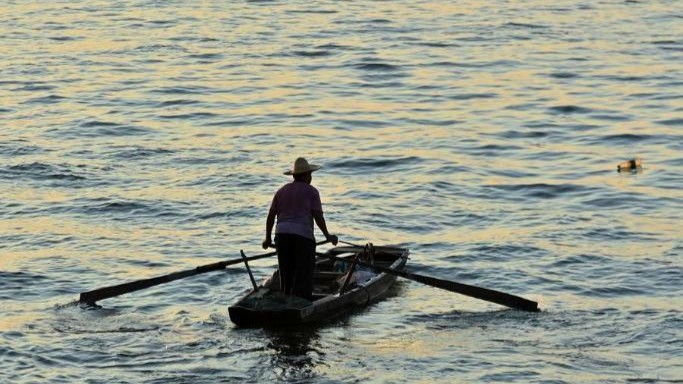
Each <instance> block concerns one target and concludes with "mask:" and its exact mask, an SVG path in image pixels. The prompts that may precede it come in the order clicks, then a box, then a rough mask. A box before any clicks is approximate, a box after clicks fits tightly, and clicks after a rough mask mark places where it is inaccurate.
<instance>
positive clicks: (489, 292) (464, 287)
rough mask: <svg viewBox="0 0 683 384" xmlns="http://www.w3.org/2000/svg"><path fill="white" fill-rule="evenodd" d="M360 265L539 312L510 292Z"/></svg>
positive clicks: (535, 307)
mask: <svg viewBox="0 0 683 384" xmlns="http://www.w3.org/2000/svg"><path fill="white" fill-rule="evenodd" d="M340 243H345V244H349V245H353V246H356V245H354V244H351V243H347V242H343V241H340ZM361 248H362V247H361ZM316 255H318V256H320V257H326V258H328V259H332V260H344V259H341V258H339V257H336V256H332V255H328V254H325V253H320V252H316ZM357 263H358V264H359V265H363V266H366V267H370V268H373V269H374V270H377V271H380V272H384V273H390V274H392V275H396V276H400V277H403V278H405V279H408V280H413V281H417V282H419V283H422V284H426V285H430V286H432V287H436V288H441V289H445V290H447V291H451V292H455V293H460V294H462V295H466V296H470V297H474V298H475V299H481V300H486V301H490V302H492V303H496V304H500V305H504V306H506V307H510V308H515V309H520V310H522V311H529V312H538V311H539V309H538V303H537V302H535V301H531V300H527V299H525V298H523V297H519V296H515V295H511V294H509V293H505V292H500V291H495V290H493V289H487V288H481V287H475V286H473V285H468V284H463V283H457V282H455V281H450V280H442V279H437V278H435V277H429V276H424V275H418V274H417V273H410V272H405V271H398V270H395V269H391V268H387V267H382V266H379V265H372V264H368V263H365V262H362V261H358V262H357Z"/></svg>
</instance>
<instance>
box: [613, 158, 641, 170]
mask: <svg viewBox="0 0 683 384" xmlns="http://www.w3.org/2000/svg"><path fill="white" fill-rule="evenodd" d="M641 168H643V161H642V160H641V159H640V158H638V157H636V158H633V159H631V160H626V161H624V162H622V163H621V164H619V165H617V172H625V171H637V170H640V169H641Z"/></svg>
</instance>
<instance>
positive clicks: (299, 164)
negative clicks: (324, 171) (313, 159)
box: [285, 157, 322, 175]
mask: <svg viewBox="0 0 683 384" xmlns="http://www.w3.org/2000/svg"><path fill="white" fill-rule="evenodd" d="M320 168H322V167H321V166H319V165H315V164H308V161H306V159H304V158H303V157H299V158H298V159H296V161H295V162H294V168H292V170H290V171H287V172H285V175H298V174H300V173H306V172H315V171H317V170H318V169H320Z"/></svg>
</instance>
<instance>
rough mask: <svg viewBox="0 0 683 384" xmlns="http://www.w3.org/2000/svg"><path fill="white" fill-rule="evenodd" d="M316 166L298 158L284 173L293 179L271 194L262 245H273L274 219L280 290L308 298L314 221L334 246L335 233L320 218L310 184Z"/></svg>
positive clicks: (313, 189)
mask: <svg viewBox="0 0 683 384" xmlns="http://www.w3.org/2000/svg"><path fill="white" fill-rule="evenodd" d="M320 168H321V167H320V166H319V165H314V164H309V163H308V161H306V159H304V158H303V157H299V158H298V159H296V161H295V162H294V167H293V168H292V169H291V170H289V171H287V172H285V175H291V176H292V177H293V178H294V180H293V181H292V182H291V183H288V184H285V185H284V186H282V188H280V189H279V190H278V191H277V192H276V193H275V196H274V197H273V201H272V203H271V205H270V210H269V211H268V217H267V219H266V239H265V240H264V241H263V248H264V249H267V248H268V247H271V246H272V245H273V240H272V237H271V234H272V231H273V226H274V225H275V218H276V217H277V226H276V227H275V245H276V247H277V259H278V264H279V268H280V290H281V291H282V292H284V293H285V294H287V295H290V294H294V295H295V296H299V297H302V298H304V299H307V300H311V299H312V295H313V269H314V266H315V237H314V236H313V221H315V223H316V224H317V225H318V228H320V230H321V231H322V233H323V235H325V238H326V239H327V240H328V241H330V242H332V244H334V245H337V241H338V239H337V236H335V235H331V234H330V233H329V231H328V230H327V224H326V223H325V218H324V217H323V208H322V203H321V201H320V193H318V190H317V189H316V188H315V187H313V186H311V180H312V179H313V178H312V173H313V172H315V171H317V170H319V169H320Z"/></svg>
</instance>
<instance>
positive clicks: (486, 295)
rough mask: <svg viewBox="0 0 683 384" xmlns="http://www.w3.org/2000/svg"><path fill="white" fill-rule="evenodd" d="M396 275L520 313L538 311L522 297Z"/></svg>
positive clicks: (448, 281) (445, 281)
mask: <svg viewBox="0 0 683 384" xmlns="http://www.w3.org/2000/svg"><path fill="white" fill-rule="evenodd" d="M397 274H398V275H399V276H402V277H405V278H408V279H410V280H415V281H417V282H420V283H423V284H426V285H430V286H432V287H436V288H441V289H445V290H447V291H451V292H455V293H459V294H462V295H465V296H470V297H474V298H475V299H481V300H486V301H490V302H492V303H496V304H500V305H504V306H506V307H510V308H515V309H519V310H522V311H528V312H538V311H539V309H538V303H537V302H535V301H531V300H527V299H525V298H523V297H519V296H515V295H511V294H509V293H505V292H500V291H496V290H493V289H488V288H481V287H475V286H472V285H467V284H462V283H458V282H455V281H450V280H442V279H437V278H435V277H429V276H423V275H417V274H414V273H409V272H403V271H398V273H397Z"/></svg>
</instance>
